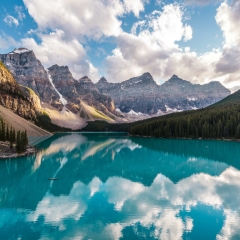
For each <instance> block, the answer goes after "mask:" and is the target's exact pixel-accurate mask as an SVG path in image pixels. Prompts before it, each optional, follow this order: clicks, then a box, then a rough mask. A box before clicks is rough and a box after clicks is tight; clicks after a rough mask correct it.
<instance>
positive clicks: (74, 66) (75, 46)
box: [21, 30, 99, 79]
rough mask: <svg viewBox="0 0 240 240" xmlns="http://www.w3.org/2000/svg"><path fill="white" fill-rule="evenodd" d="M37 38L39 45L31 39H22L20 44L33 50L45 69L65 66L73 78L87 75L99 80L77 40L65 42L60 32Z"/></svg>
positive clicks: (63, 34)
mask: <svg viewBox="0 0 240 240" xmlns="http://www.w3.org/2000/svg"><path fill="white" fill-rule="evenodd" d="M38 36H39V37H40V39H41V40H42V42H41V43H40V44H38V43H37V42H36V41H35V40H34V39H33V38H24V39H22V41H21V44H22V46H25V47H27V48H28V49H31V50H34V52H35V54H36V56H37V58H38V59H39V60H40V61H41V63H42V64H43V65H44V66H45V67H50V66H52V65H54V64H58V65H64V66H66V65H67V66H69V69H70V71H71V72H72V73H73V76H74V77H75V78H80V77H82V76H84V75H89V77H90V78H93V79H98V78H99V76H98V71H97V70H96V69H95V68H94V66H93V65H92V64H91V63H89V62H88V61H87V60H86V58H87V55H86V52H85V50H84V48H83V46H82V45H81V44H80V43H79V41H78V40H77V39H70V40H65V39H64V38H65V33H64V32H63V31H62V30H57V31H56V32H51V33H50V34H39V35H38Z"/></svg>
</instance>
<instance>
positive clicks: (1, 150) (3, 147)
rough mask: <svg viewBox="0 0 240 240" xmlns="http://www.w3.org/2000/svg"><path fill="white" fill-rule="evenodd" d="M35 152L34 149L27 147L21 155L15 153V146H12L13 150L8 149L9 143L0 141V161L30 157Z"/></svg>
mask: <svg viewBox="0 0 240 240" xmlns="http://www.w3.org/2000/svg"><path fill="white" fill-rule="evenodd" d="M36 152H37V149H36V148H34V147H31V146H29V145H28V146H27V149H26V151H24V152H22V153H17V152H16V149H15V146H13V148H12V149H10V143H9V142H2V141H0V159H8V158H9V159H10V158H19V157H24V156H28V155H32V154H34V153H36Z"/></svg>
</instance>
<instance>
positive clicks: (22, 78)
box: [0, 48, 62, 108]
mask: <svg viewBox="0 0 240 240" xmlns="http://www.w3.org/2000/svg"><path fill="white" fill-rule="evenodd" d="M0 60H1V61H2V63H4V64H5V66H6V67H7V68H8V69H9V70H10V72H11V73H12V74H13V77H14V78H15V79H16V81H17V82H18V83H19V84H21V85H23V86H25V87H29V88H31V89H32V90H33V91H34V92H35V93H36V94H37V95H38V96H39V98H40V99H41V101H43V102H48V103H49V104H51V105H52V106H54V107H56V108H59V107H61V105H62V104H61V102H60V101H59V96H58V94H57V93H56V91H55V90H54V88H53V86H52V85H51V83H50V81H49V77H48V73H47V71H46V70H45V69H44V67H43V66H42V64H41V62H40V61H39V60H37V58H36V56H35V54H34V52H33V51H30V50H28V49H26V48H19V49H15V50H14V51H12V52H10V53H8V54H0Z"/></svg>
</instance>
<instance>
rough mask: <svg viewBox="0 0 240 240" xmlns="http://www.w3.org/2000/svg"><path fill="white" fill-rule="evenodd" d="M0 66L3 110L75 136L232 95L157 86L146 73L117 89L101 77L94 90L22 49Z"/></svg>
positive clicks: (180, 83)
mask: <svg viewBox="0 0 240 240" xmlns="http://www.w3.org/2000/svg"><path fill="white" fill-rule="evenodd" d="M0 60H1V62H2V63H3V64H1V65H0V70H1V71H0V73H1V74H2V75H1V81H0V85H1V97H0V104H1V105H3V106H4V107H6V108H8V109H10V110H11V111H13V112H14V113H16V114H18V115H19V116H21V117H23V118H26V119H29V120H31V121H33V122H37V123H38V124H39V123H40V120H39V119H43V118H45V119H46V118H49V119H51V120H50V121H51V123H53V124H55V125H58V126H60V127H65V128H70V129H73V130H74V129H80V128H82V127H84V126H86V124H87V122H89V121H95V120H104V121H107V122H109V123H123V122H132V121H136V120H139V119H146V118H151V117H153V116H160V115H164V114H167V113H171V112H181V111H185V110H193V109H201V108H204V107H206V106H209V105H211V104H214V103H215V102H218V101H220V100H221V99H223V98H225V97H226V96H228V95H229V94H230V91H229V90H228V89H226V88H225V87H224V86H223V85H221V83H219V82H210V83H208V84H204V85H199V84H192V83H191V82H189V81H186V80H183V79H181V78H179V77H178V76H176V75H173V76H172V77H171V78H170V79H169V80H168V81H166V82H165V83H164V84H162V85H158V84H157V83H156V82H155V81H154V79H153V77H152V76H151V74H150V73H144V74H142V75H141V76H139V77H134V78H131V79H129V80H126V81H123V82H121V83H111V82H108V81H107V80H106V79H105V78H104V77H103V78H101V79H100V80H99V81H98V82H97V83H96V84H94V83H93V82H92V80H91V79H89V78H88V77H87V76H84V77H82V78H80V79H75V78H74V77H73V76H72V73H71V72H70V70H69V68H68V67H67V66H58V65H57V64H55V65H53V66H51V67H49V68H48V69H45V68H44V67H43V65H42V64H41V62H40V61H39V60H38V59H37V58H36V56H35V54H34V52H33V51H31V50H28V49H26V48H19V49H15V50H13V51H12V52H10V53H7V54H0ZM4 65H5V66H6V68H7V69H8V70H6V69H5V67H4ZM4 74H5V75H4ZM4 79H5V80H4ZM15 80H16V81H15ZM6 81H8V82H7V83H6ZM40 116H42V117H40ZM36 119H37V120H36Z"/></svg>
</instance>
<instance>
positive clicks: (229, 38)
mask: <svg viewBox="0 0 240 240" xmlns="http://www.w3.org/2000/svg"><path fill="white" fill-rule="evenodd" d="M239 12H240V2H239V1H238V0H234V1H233V2H232V4H231V5H229V4H228V3H227V1H224V2H223V3H222V4H221V6H220V7H219V8H218V10H217V15H216V22H217V23H218V25H219V26H220V28H221V29H222V32H223V36H224V38H225V45H226V46H227V47H229V46H234V45H237V46H238V47H240V28H239V22H240V14H239Z"/></svg>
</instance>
